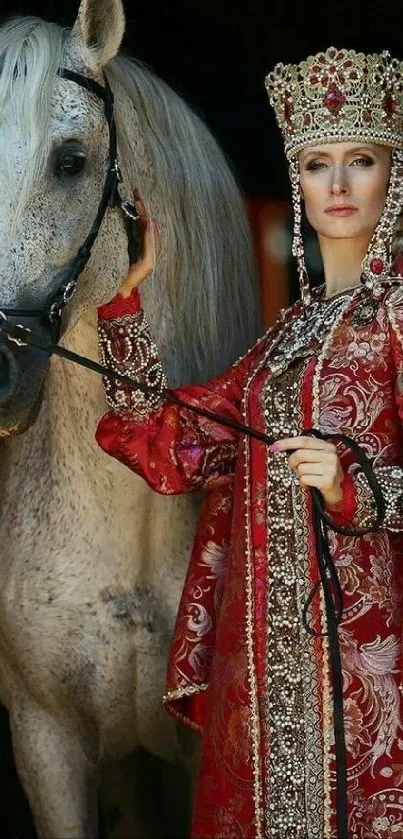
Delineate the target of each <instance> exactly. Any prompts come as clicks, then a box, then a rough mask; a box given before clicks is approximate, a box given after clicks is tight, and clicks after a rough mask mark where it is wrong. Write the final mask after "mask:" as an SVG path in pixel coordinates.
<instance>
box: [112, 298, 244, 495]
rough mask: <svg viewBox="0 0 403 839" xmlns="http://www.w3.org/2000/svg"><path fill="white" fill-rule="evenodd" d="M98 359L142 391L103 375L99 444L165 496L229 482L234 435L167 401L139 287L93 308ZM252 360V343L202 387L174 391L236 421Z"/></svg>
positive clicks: (235, 447)
mask: <svg viewBox="0 0 403 839" xmlns="http://www.w3.org/2000/svg"><path fill="white" fill-rule="evenodd" d="M98 324H99V327H98V328H99V344H100V355H101V360H102V362H103V364H105V365H106V366H107V367H110V368H111V369H112V370H114V371H117V372H120V373H124V374H126V375H129V376H130V377H131V378H133V379H135V380H137V381H139V382H141V383H143V384H146V385H147V388H148V390H147V395H145V394H144V393H143V392H141V391H139V390H135V389H132V388H130V387H128V386H126V385H123V386H122V385H121V384H120V383H116V382H112V381H111V380H107V379H106V380H105V387H106V394H107V400H108V404H109V406H110V407H111V409H112V410H111V411H110V412H109V413H107V414H106V415H105V416H104V417H103V418H102V419H101V421H100V423H99V425H98V429H97V432H96V439H97V442H98V444H99V445H100V447H101V448H102V449H103V450H104V451H105V452H107V453H108V454H110V455H112V456H113V457H115V458H117V459H118V460H119V461H121V462H122V463H124V464H125V465H126V466H128V467H129V468H130V469H132V470H133V471H135V472H136V473H137V474H139V475H141V476H142V477H143V478H144V479H145V480H146V481H147V483H148V484H149V485H150V486H151V487H152V488H153V489H154V490H155V491H156V492H160V493H162V494H164V495H172V494H176V493H183V492H191V491H193V490H196V489H209V488H211V487H213V488H214V487H218V486H221V485H223V484H225V483H226V482H229V481H231V480H232V478H233V475H234V471H235V463H236V459H237V454H238V447H239V434H238V433H237V432H236V431H234V430H232V429H230V428H224V427H222V426H220V425H219V424H218V423H215V422H213V421H211V420H209V419H206V418H204V417H200V416H198V415H196V414H194V413H193V412H191V411H189V410H187V409H186V408H181V407H179V406H177V405H173V404H171V403H169V402H167V401H166V398H165V396H166V393H164V391H165V389H166V379H165V375H164V371H163V369H162V367H161V363H160V361H159V358H158V352H157V348H156V346H155V344H154V341H153V339H152V336H151V332H150V328H149V325H148V323H147V320H146V317H145V314H144V312H143V310H142V308H141V305H140V299H139V295H138V292H134V293H132V295H131V297H130V298H128V299H127V300H123V299H121V298H119V297H118V298H115V300H114V301H112V303H110V304H107V305H106V306H103V307H101V308H100V309H99V310H98ZM258 357H259V345H256V346H255V347H254V348H253V349H252V350H251V351H250V352H249V353H248V354H247V355H246V356H245V357H244V358H242V359H240V360H239V361H238V362H237V363H236V364H235V365H234V366H233V367H232V368H231V369H230V370H229V371H228V372H227V373H225V374H223V375H220V376H218V377H216V378H215V379H213V380H212V381H210V382H208V383H207V384H206V385H204V386H199V385H195V386H191V387H184V388H178V389H176V390H175V391H174V393H175V395H176V396H177V397H179V398H180V399H183V400H185V401H186V402H188V403H189V404H193V405H195V406H202V407H203V408H207V409H209V410H211V411H215V412H216V413H219V414H221V415H223V416H225V417H226V418H228V419H231V420H234V421H240V420H241V413H240V406H241V399H242V393H243V390H244V385H245V382H246V377H247V375H248V374H249V372H250V370H251V369H252V366H253V365H254V364H255V363H256V359H257V358H258Z"/></svg>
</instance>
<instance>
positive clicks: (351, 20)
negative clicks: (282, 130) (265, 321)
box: [0, 0, 403, 198]
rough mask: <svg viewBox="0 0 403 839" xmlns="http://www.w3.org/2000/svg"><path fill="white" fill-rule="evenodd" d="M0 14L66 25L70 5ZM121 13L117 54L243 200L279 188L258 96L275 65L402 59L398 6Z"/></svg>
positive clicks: (39, 0)
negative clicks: (231, 176) (190, 117)
mask: <svg viewBox="0 0 403 839" xmlns="http://www.w3.org/2000/svg"><path fill="white" fill-rule="evenodd" d="M0 8H1V11H0V16H1V15H9V14H18V13H20V12H28V13H30V14H37V15H40V16H41V17H46V18H48V19H49V20H54V21H57V22H59V23H62V24H63V25H68V26H71V25H72V23H73V22H74V19H75V16H76V12H77V8H78V0H59V2H54V0H0ZM125 8H126V14H127V34H126V39H125V46H126V48H127V49H128V50H129V51H130V52H131V53H132V54H133V55H135V56H136V57H137V58H140V59H142V60H143V61H145V62H147V63H148V64H150V65H151V66H152V67H153V69H154V70H155V71H156V72H157V73H158V74H159V75H160V76H162V77H163V78H164V79H165V80H166V81H168V82H169V83H170V84H171V85H172V86H173V87H174V88H175V89H176V90H177V91H178V92H179V93H180V94H182V95H183V96H184V97H185V98H186V99H187V100H188V101H189V102H190V103H191V104H193V106H194V107H195V108H196V109H197V110H198V112H199V113H200V114H201V116H203V117H204V119H205V121H206V122H207V123H208V125H209V127H210V129H211V130H212V131H213V133H214V134H215V135H216V137H217V139H218V140H219V141H220V143H221V145H222V146H223V147H224V149H225V150H226V152H227V155H228V157H229V159H230V160H231V161H232V163H233V166H234V167H235V171H236V172H237V174H238V178H239V181H240V184H241V187H242V188H243V190H244V192H245V193H247V194H248V195H250V196H270V197H276V198H277V197H283V196H284V192H285V190H286V189H287V179H286V178H285V177H284V174H285V166H284V162H283V157H282V153H281V144H280V141H279V137H278V134H277V130H276V128H275V124H274V118H273V116H272V114H271V112H270V108H269V106H268V102H267V98H266V93H265V90H264V76H265V74H266V73H267V72H268V70H270V69H271V68H272V66H273V65H274V64H275V63H276V62H277V61H283V62H288V61H296V60H300V59H302V58H305V57H306V56H307V55H308V54H311V53H315V52H317V51H318V50H320V49H323V48H326V47H327V46H346V47H349V48H354V49H358V50H363V51H371V50H374V51H381V50H382V49H386V48H387V49H390V51H391V52H392V53H394V54H395V55H397V56H398V57H401V58H403V3H402V2H401V0H386V2H379V0H376V2H374V0H366V2H363V0H333V2H329V0H322V2H318V0H313V2H309V0H300V2H298V3H297V2H295V0H293V2H287V0H275V2H273V0H272V2H270V0H265V2H263V0H249V2H248V0H177V2H167V0H142V2H139V0H125Z"/></svg>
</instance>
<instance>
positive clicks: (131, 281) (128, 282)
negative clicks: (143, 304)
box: [118, 196, 159, 297]
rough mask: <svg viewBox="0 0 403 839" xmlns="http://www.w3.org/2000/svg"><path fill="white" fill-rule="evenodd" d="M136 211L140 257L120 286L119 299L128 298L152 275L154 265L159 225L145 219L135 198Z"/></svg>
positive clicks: (140, 202) (153, 220)
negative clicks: (138, 220) (139, 228)
mask: <svg viewBox="0 0 403 839" xmlns="http://www.w3.org/2000/svg"><path fill="white" fill-rule="evenodd" d="M135 204H136V209H137V211H138V213H139V216H140V224H141V256H140V258H139V259H138V260H137V262H135V263H134V264H133V265H131V266H130V268H129V271H128V274H127V276H126V278H125V280H124V282H123V283H122V285H121V286H120V289H119V292H118V293H119V295H120V297H130V294H131V292H132V291H133V289H134V288H137V287H138V286H139V285H140V284H141V283H142V282H143V280H145V279H147V277H149V276H150V274H152V272H153V270H154V268H155V263H156V254H157V251H158V247H157V236H158V233H159V225H158V222H156V221H155V219H150V218H148V217H147V212H146V208H145V206H144V204H143V202H142V200H141V198H139V197H138V196H136V198H135Z"/></svg>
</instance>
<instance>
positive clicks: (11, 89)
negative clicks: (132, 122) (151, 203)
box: [0, 0, 128, 436]
mask: <svg viewBox="0 0 403 839" xmlns="http://www.w3.org/2000/svg"><path fill="white" fill-rule="evenodd" d="M123 32H124V14H123V8H122V3H121V0H82V2H81V5H80V8H79V13H78V18H77V22H76V24H75V27H74V29H73V30H72V32H71V33H66V32H64V31H63V30H62V29H60V28H59V27H57V26H55V25H53V24H47V23H44V22H43V21H40V20H37V19H33V18H26V19H24V18H23V19H17V20H14V21H11V22H8V23H6V24H5V26H4V27H3V28H2V29H0V111H1V115H2V116H1V120H0V149H1V166H0V191H1V202H0V310H6V312H7V310H18V313H19V315H18V316H16V317H15V318H13V320H14V322H18V323H21V322H22V323H23V324H25V325H27V326H29V327H31V328H32V329H34V330H35V331H37V332H46V330H47V329H49V323H48V320H47V316H46V310H47V311H49V307H50V305H51V302H52V300H54V299H55V297H57V292H58V290H59V289H60V288H61V287H64V286H65V285H66V279H68V276H69V271H70V269H71V266H72V264H73V262H74V259H75V257H76V255H77V252H78V250H79V248H80V245H82V244H83V242H84V241H85V240H86V238H87V236H88V235H89V233H90V231H91V229H92V226H93V223H94V221H95V218H96V216H97V212H98V209H99V204H100V200H101V196H102V193H103V190H104V185H105V181H106V178H107V172H108V168H109V166H110V160H109V156H110V131H109V127H108V122H107V115H106V113H105V104H104V102H103V101H102V99H100V98H98V97H97V96H96V95H94V94H93V93H92V92H91V91H88V90H86V89H85V88H84V87H83V86H82V84H78V83H76V82H75V81H74V78H71V77H70V78H63V77H61V76H60V75H59V74H58V73H59V70H60V69H61V68H67V69H70V70H73V71H75V72H76V73H79V74H81V75H82V76H83V75H84V76H86V77H89V78H91V79H92V80H94V81H96V82H98V83H99V84H100V85H102V86H104V84H105V80H104V77H103V71H104V68H105V66H106V65H107V64H108V63H109V62H110V61H111V59H113V58H114V56H115V55H116V53H117V52H118V50H119V47H120V44H121V41H122V37H123ZM127 197H128V196H127ZM127 265H128V254H127V237H126V229H125V224H124V219H123V215H122V214H121V213H120V212H118V211H115V210H112V211H111V210H107V212H106V215H105V218H104V220H103V222H102V225H101V226H100V231H99V234H98V236H97V238H96V241H95V243H94V245H93V249H92V256H91V259H90V261H89V263H88V265H87V266H86V268H85V269H84V271H83V272H82V273H81V275H80V277H79V280H78V286H77V293H76V295H75V296H74V300H73V301H72V302H71V304H70V305H69V306H67V307H66V309H65V310H64V313H63V324H62V329H63V330H64V331H65V330H66V329H67V328H68V327H69V326H70V325H71V324H72V323H74V322H75V321H76V320H77V319H78V318H79V317H80V316H81V314H82V313H83V312H84V311H85V309H86V308H89V307H90V306H91V307H92V308H94V306H96V305H98V304H99V303H101V302H104V301H106V300H107V299H110V298H111V297H113V295H114V293H115V291H116V289H117V287H118V285H119V282H120V279H121V278H122V277H123V276H124V273H125V271H126V270H127ZM26 310H30V311H31V310H35V311H38V310H45V315H44V316H43V317H42V318H39V317H37V318H34V319H31V318H30V319H28V320H25V318H24V314H23V311H26ZM1 322H2V320H1V318H0V328H1ZM47 363H48V362H47V356H46V355H43V354H41V353H40V352H38V351H35V350H34V349H31V348H29V347H21V346H18V345H16V344H15V343H13V342H12V341H10V340H9V339H8V338H7V337H6V335H5V334H4V332H1V331H0V436H5V435H7V434H10V433H18V432H21V431H23V430H25V428H27V427H28V426H29V425H30V424H31V422H32V421H33V419H34V418H35V416H36V412H37V409H38V407H39V405H40V401H41V393H42V385H43V381H44V376H45V373H46V368H47Z"/></svg>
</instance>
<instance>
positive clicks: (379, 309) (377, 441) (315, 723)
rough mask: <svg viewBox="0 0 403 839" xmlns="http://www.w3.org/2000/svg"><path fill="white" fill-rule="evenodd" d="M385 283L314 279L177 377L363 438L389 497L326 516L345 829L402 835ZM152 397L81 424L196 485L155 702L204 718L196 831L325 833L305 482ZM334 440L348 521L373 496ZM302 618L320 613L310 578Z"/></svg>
mask: <svg viewBox="0 0 403 839" xmlns="http://www.w3.org/2000/svg"><path fill="white" fill-rule="evenodd" d="M402 288H403V286H402V285H401V284H397V285H396V284H395V285H393V284H392V286H391V288H389V287H388V286H386V287H385V289H384V291H383V292H382V294H381V295H380V296H379V297H378V298H375V297H374V296H373V295H372V293H371V292H370V290H368V289H359V290H358V291H356V292H353V293H348V294H345V295H341V296H340V297H338V298H337V299H334V300H330V301H326V300H323V299H322V298H321V296H320V293H319V294H318V296H317V297H316V298H315V300H314V303H313V305H312V309H311V312H310V316H309V317H308V318H305V317H304V314H303V311H302V309H301V306H300V305H299V304H297V305H296V306H295V307H294V308H293V309H292V310H290V311H289V312H287V313H285V315H284V316H283V317H282V318H281V319H280V320H279V322H278V324H277V325H276V327H274V329H273V330H271V331H270V333H268V335H267V336H266V337H265V338H264V339H263V340H262V341H261V342H259V344H258V345H256V347H254V348H253V349H252V351H251V352H250V353H249V354H248V355H247V356H246V357H245V358H243V359H241V360H240V361H239V362H238V363H237V364H236V365H235V366H234V368H232V369H231V370H230V371H229V372H228V373H227V374H224V375H223V376H220V377H218V378H217V379H215V380H213V381H212V382H210V383H208V384H207V385H206V386H204V387H192V388H183V389H181V390H180V391H179V394H180V395H181V396H182V397H183V398H184V399H188V400H190V401H192V402H193V403H202V404H203V405H204V406H207V407H209V408H211V409H212V410H216V411H218V412H219V413H223V414H224V415H225V416H229V417H231V418H233V419H237V420H238V421H241V422H246V423H249V424H250V425H253V426H254V427H255V428H257V429H260V430H263V431H264V430H265V431H267V432H268V433H272V432H273V433H274V434H276V435H278V436H282V435H284V434H286V435H288V434H290V433H296V431H297V430H299V429H304V428H305V429H306V428H310V427H312V426H313V425H317V426H319V427H320V428H321V429H322V430H323V431H326V432H333V431H342V432H343V433H344V434H348V435H351V436H353V437H354V438H355V439H356V440H357V442H358V443H359V444H360V445H361V446H362V447H363V448H364V450H365V451H366V452H367V454H368V455H369V456H370V457H371V458H373V462H374V467H375V470H376V472H377V475H378V478H379V480H380V482H381V485H382V486H383V487H384V492H385V498H386V502H387V518H386V520H385V522H384V523H383V526H382V528H380V529H379V530H378V531H377V532H376V533H373V534H370V535H367V536H363V537H360V538H352V537H347V536H342V535H338V534H336V533H334V532H332V533H331V552H332V556H333V559H334V561H335V564H336V567H337V570H338V574H339V578H340V582H341V586H342V590H343V597H344V611H343V620H342V624H341V626H340V630H339V639H340V648H341V657H342V667H343V680H344V723H345V734H346V745H347V769H348V806H349V811H348V819H349V836H350V837H351V839H370V838H371V839H386V837H387V839H395V838H396V837H400V839H403V698H402V624H403V602H402V599H403V547H402V542H401V531H402V530H403V520H402V518H401V510H402V509H403V506H402V497H403V479H402V471H401V470H402V467H403V433H402V420H403V293H402ZM137 311H138V310H137ZM115 316H116V312H114V317H115ZM127 318H128V320H129V321H130V315H127ZM125 320H126V317H124V318H122V319H121V321H120V323H121V325H122V326H123V327H124V322H125ZM102 329H103V332H102V333H101V334H104V333H105V332H106V333H107V331H108V317H103V323H102ZM109 346H110V347H112V348H113V344H112V343H110V344H109ZM117 407H119V409H120V405H118V406H117ZM151 407H152V406H150V411H149V413H148V415H147V416H146V418H145V419H142V420H141V421H140V420H139V419H138V418H136V417H133V415H131V414H130V413H129V412H127V413H123V414H122V412H121V410H119V412H117V411H113V412H112V413H110V414H108V415H106V416H105V417H104V418H103V419H102V420H101V422H100V425H99V428H98V431H97V439H98V442H99V443H100V445H101V446H102V447H103V448H104V449H105V450H106V451H108V452H109V453H110V454H112V455H113V456H115V457H118V458H119V459H120V460H122V461H123V462H124V463H126V464H127V465H128V466H129V467H130V468H132V469H135V470H136V471H137V472H138V473H139V474H141V475H142V476H143V477H144V478H145V479H146V480H147V481H148V482H149V483H150V485H151V486H153V487H154V489H156V490H158V491H159V492H167V493H170V492H186V491H192V490H193V489H195V488H196V489H207V490H208V492H207V494H206V497H205V502H204V508H203V515H202V519H201V522H200V527H199V531H198V534H197V538H196V542H195V546H194V550H193V555H192V560H191V562H190V566H189V571H188V576H187V580H186V583H185V586H184V591H183V596H182V601H181V605H180V609H179V613H178V618H177V624H176V628H175V632H174V637H173V643H172V648H171V656H170V662H169V668H168V690H167V696H166V704H167V708H168V709H169V710H170V711H171V712H172V713H174V714H175V715H176V716H178V717H180V718H181V719H184V720H185V721H186V722H187V723H188V724H190V725H193V727H195V728H196V729H197V730H200V731H203V733H204V738H203V754H202V764H201V771H200V779H199V784H198V789H197V796H196V803H195V817H194V825H193V836H194V837H200V839H202V837H203V839H207V837H210V839H212V837H217V839H218V837H226V839H238V837H242V839H252V837H253V839H263V837H269V836H270V837H273V839H274V838H275V839H289V837H290V836H292V837H301V839H336V837H337V822H336V813H335V759H334V743H333V730H332V722H333V721H332V685H331V672H330V667H329V655H328V648H327V639H326V637H325V636H323V635H318V636H317V637H315V638H313V637H311V636H308V635H307V633H306V631H305V629H304V627H303V624H302V610H303V606H304V603H305V602H306V599H307V596H308V595H309V593H310V591H311V590H312V586H314V584H315V583H316V581H317V579H318V570H317V565H316V557H315V545H314V540H313V535H312V527H311V508H310V498H309V496H308V495H307V494H306V493H304V492H302V491H301V490H300V489H299V487H298V486H297V484H296V482H295V481H294V479H293V478H291V476H290V474H289V472H288V469H287V463H286V460H285V458H284V456H280V457H279V456H277V459H276V458H275V457H273V455H270V454H269V453H268V452H267V451H266V449H265V447H264V445H263V444H262V443H259V442H258V441H255V440H253V441H250V440H248V439H245V440H244V441H243V444H242V445H240V441H239V438H238V435H237V434H236V433H235V432H233V431H232V430H231V429H226V428H219V427H218V426H216V425H215V424H214V423H211V421H205V420H202V419H198V418H197V417H195V416H194V415H193V414H190V413H188V412H187V411H186V409H178V408H176V407H174V406H168V405H166V404H162V405H160V406H159V407H158V408H157V410H151ZM340 458H341V461H342V464H343V468H344V471H345V479H344V493H343V501H342V503H341V504H340V505H339V507H338V509H337V510H336V511H335V513H334V516H335V520H336V521H340V522H342V523H343V522H344V523H347V522H348V523H351V522H353V521H355V522H357V523H361V524H362V523H363V522H364V521H368V520H369V518H370V517H371V515H372V509H371V505H370V503H369V499H370V495H369V492H368V488H367V486H366V484H365V481H364V479H363V477H362V475H361V474H360V471H359V468H358V466H357V464H356V463H354V459H353V456H352V454H351V453H350V452H349V451H346V450H344V449H343V448H342V447H341V446H340ZM310 622H311V625H312V626H313V627H314V628H315V629H317V630H318V632H323V630H325V628H326V627H325V616H324V610H323V603H322V600H321V597H320V594H318V596H316V597H315V598H314V599H313V601H312V604H311V607H310Z"/></svg>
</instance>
